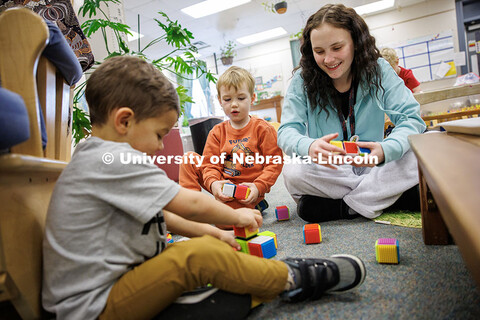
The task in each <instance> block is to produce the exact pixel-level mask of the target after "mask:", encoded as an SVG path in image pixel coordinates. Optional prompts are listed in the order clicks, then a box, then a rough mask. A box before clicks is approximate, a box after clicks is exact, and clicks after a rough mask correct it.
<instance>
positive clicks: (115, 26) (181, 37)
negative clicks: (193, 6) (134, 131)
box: [72, 0, 216, 144]
mask: <svg viewBox="0 0 480 320" xmlns="http://www.w3.org/2000/svg"><path fill="white" fill-rule="evenodd" d="M108 2H113V3H120V0H84V2H83V5H82V6H81V7H80V9H79V15H81V16H83V17H86V16H88V17H89V18H90V19H89V20H87V21H85V22H84V23H83V24H82V26H81V27H82V30H83V32H84V34H85V36H86V37H88V38H90V37H91V35H92V34H94V33H95V32H97V31H101V33H102V36H103V39H104V43H105V49H106V51H107V53H108V56H107V57H106V58H105V60H106V59H109V58H111V57H114V56H119V55H135V56H138V57H140V58H142V59H145V60H147V61H149V62H151V63H152V64H153V65H154V66H155V67H157V68H158V69H159V70H162V71H163V70H167V71H170V72H173V73H174V74H176V75H177V76H179V77H182V78H185V77H186V76H187V77H189V78H190V77H191V78H194V79H196V78H199V77H200V76H202V75H205V77H206V79H207V80H208V81H210V82H215V81H216V78H215V77H214V76H213V75H212V74H211V73H210V72H209V71H208V70H207V65H206V63H205V61H202V60H197V59H196V58H195V57H194V55H193V53H195V52H197V48H196V47H195V46H194V45H192V43H191V40H192V39H194V37H193V34H192V33H191V32H190V31H188V30H187V29H185V28H182V26H181V25H180V24H179V23H178V21H172V20H170V18H169V17H168V16H167V15H166V14H165V13H163V12H158V14H159V15H160V17H159V19H154V20H155V21H156V22H157V25H158V26H159V28H160V29H161V32H159V34H160V35H159V36H158V37H157V38H155V39H153V40H152V41H150V42H149V43H148V44H147V45H145V46H144V47H143V48H142V49H139V51H134V50H132V49H130V48H129V46H128V42H127V41H125V40H124V39H125V38H126V35H127V34H131V33H130V31H129V30H130V29H131V28H130V27H129V26H128V25H125V24H121V23H118V22H114V21H112V20H111V19H110V18H109V16H108V15H107V14H105V12H104V11H103V10H102V9H101V7H100V6H101V5H102V4H103V5H106V6H108ZM97 11H98V12H99V13H100V15H101V16H102V18H94V19H91V18H92V16H96V15H97ZM107 29H110V30H113V34H114V38H115V41H116V42H117V44H118V48H119V49H118V51H115V50H111V48H109V46H108V41H107V33H106V30H107ZM159 42H166V43H167V44H169V45H170V47H171V50H170V52H168V53H167V54H165V55H164V56H162V57H159V58H150V57H147V56H146V55H145V50H146V49H147V48H149V47H151V46H154V45H155V44H157V43H159ZM100 64H101V62H99V61H96V62H95V64H94V66H93V67H92V69H93V70H94V69H95V68H96V67H98V65H100ZM90 72H92V71H90ZM87 81H88V80H87ZM87 81H85V82H84V83H82V84H80V85H79V86H77V87H76V89H75V95H74V98H73V103H74V105H73V129H72V134H73V139H74V143H75V144H77V143H78V142H79V141H80V140H81V139H83V138H86V137H88V136H89V134H90V130H91V126H90V120H89V118H88V115H87V114H86V113H85V112H84V111H83V109H82V108H81V107H79V104H80V102H81V101H80V100H81V98H82V96H83V95H84V92H85V86H86V82H87ZM176 89H177V93H178V95H179V98H180V105H181V108H182V111H181V112H182V113H183V107H184V105H185V103H186V102H193V101H192V98H191V97H190V96H188V95H187V89H186V88H185V87H184V86H182V85H178V84H177V88H176Z"/></svg>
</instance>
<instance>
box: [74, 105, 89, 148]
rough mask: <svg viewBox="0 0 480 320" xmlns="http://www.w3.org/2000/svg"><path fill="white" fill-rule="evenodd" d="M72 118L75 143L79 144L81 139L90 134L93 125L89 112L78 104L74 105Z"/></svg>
mask: <svg viewBox="0 0 480 320" xmlns="http://www.w3.org/2000/svg"><path fill="white" fill-rule="evenodd" d="M72 120H73V121H72V136H73V140H74V145H77V144H78V143H79V142H80V140H82V139H83V138H87V137H89V136H90V134H91V133H92V125H91V123H90V117H89V116H88V114H87V113H86V112H85V111H83V109H81V108H79V107H78V106H77V105H76V104H74V106H73V113H72Z"/></svg>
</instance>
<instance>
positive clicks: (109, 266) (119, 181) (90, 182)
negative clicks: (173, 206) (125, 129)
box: [42, 137, 180, 319]
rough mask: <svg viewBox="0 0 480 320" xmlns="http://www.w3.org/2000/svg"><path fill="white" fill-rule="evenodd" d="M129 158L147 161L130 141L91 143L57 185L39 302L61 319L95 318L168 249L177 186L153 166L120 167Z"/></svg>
mask: <svg viewBox="0 0 480 320" xmlns="http://www.w3.org/2000/svg"><path fill="white" fill-rule="evenodd" d="M106 153H110V154H111V155H112V156H113V162H112V163H111V164H106V163H104V161H103V160H105V159H106V160H111V159H112V158H111V157H108V156H104V155H105V154H106ZM127 154H128V155H130V156H143V154H142V153H141V152H139V151H137V150H135V149H133V148H132V147H130V145H129V144H127V143H117V142H112V141H104V140H102V139H100V138H97V137H92V138H89V139H88V140H87V141H85V142H83V143H81V144H79V145H78V146H77V148H76V150H75V152H74V154H73V156H72V160H71V161H70V163H69V164H68V165H67V167H66V168H65V170H64V171H63V172H62V174H61V175H60V178H59V179H58V181H57V183H56V185H55V189H54V191H53V195H52V198H51V201H50V206H49V209H48V215H47V222H46V227H45V238H44V242H43V254H44V277H43V292H42V301H43V305H44V307H45V309H46V310H48V311H50V312H53V313H56V316H57V319H95V318H97V317H98V316H99V314H100V313H101V312H102V310H103V308H104V307H105V304H106V300H107V297H108V294H109V292H110V289H111V288H112V286H113V284H114V283H115V282H116V281H117V280H118V279H119V278H120V277H121V276H122V275H123V274H124V273H126V272H127V271H129V270H131V269H132V268H133V267H134V266H136V265H138V264H141V263H142V262H144V261H145V260H147V259H149V258H151V257H153V256H155V255H157V254H158V253H159V252H161V250H162V249H163V248H164V247H165V244H166V227H165V223H164V219H163V213H162V208H163V207H164V206H165V205H166V204H168V203H169V202H170V201H171V200H172V199H173V198H174V197H175V195H176V194H177V193H178V191H179V189H180V186H179V185H178V184H176V183H175V182H173V181H172V180H170V179H169V178H168V177H167V175H166V174H165V172H164V171H163V170H161V169H159V168H157V167H156V166H155V165H153V164H132V163H130V164H125V163H122V161H120V159H121V158H122V157H123V159H127V158H128V157H127V156H126V155H127ZM102 157H103V158H102ZM123 162H125V161H123Z"/></svg>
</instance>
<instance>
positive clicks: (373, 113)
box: [278, 58, 425, 163]
mask: <svg viewBox="0 0 480 320" xmlns="http://www.w3.org/2000/svg"><path fill="white" fill-rule="evenodd" d="M378 64H379V66H380V70H381V74H382V86H383V88H384V90H385V93H384V94H383V91H382V90H379V92H378V93H376V94H375V93H374V92H375V87H374V86H373V85H372V84H368V83H366V82H365V81H361V82H360V84H359V86H358V89H357V98H356V103H355V106H354V111H355V134H357V135H358V136H359V137H360V140H361V141H379V142H380V144H381V145H382V148H383V152H384V153H385V162H384V163H387V162H390V161H394V160H397V159H400V158H401V157H402V156H403V155H404V154H405V152H407V151H408V149H409V148H410V145H409V144H408V140H407V137H408V136H409V135H411V134H417V133H422V132H423V131H425V122H424V121H423V120H422V118H421V117H420V105H419V104H418V102H417V101H416V100H415V98H414V97H413V95H412V93H411V91H410V90H409V89H408V88H407V87H406V86H405V84H404V82H403V80H402V79H400V77H398V76H397V74H396V73H395V71H394V70H393V68H392V67H391V66H390V64H389V63H388V62H387V61H386V60H385V59H383V58H379V59H378ZM327 108H328V110H329V116H328V118H327V114H326V112H322V111H320V108H316V109H315V111H312V109H311V108H310V102H309V101H308V98H307V93H306V91H305V88H304V86H303V79H302V77H301V75H300V72H299V71H297V72H296V73H295V74H294V76H293V79H292V82H291V83H290V86H289V88H288V90H287V93H286V95H285V99H284V102H283V110H282V124H281V126H280V128H279V130H278V145H279V146H280V148H282V150H283V151H284V152H285V153H286V154H287V155H290V156H291V155H292V154H293V153H295V154H297V155H299V156H307V155H308V149H309V147H310V145H311V144H312V143H313V142H314V141H315V140H316V139H318V138H321V137H323V136H325V135H327V134H330V133H337V132H338V133H339V136H338V138H337V139H336V140H342V138H343V133H342V132H343V130H342V125H341V124H340V120H339V118H338V115H337V112H336V110H335V108H333V107H332V106H331V105H329V106H328V107H327ZM385 113H386V114H387V115H388V116H389V117H390V119H391V120H392V122H393V123H394V124H395V128H394V129H393V131H392V133H391V134H390V135H389V136H388V137H387V138H386V139H383V136H384V123H385ZM347 130H348V135H349V137H350V135H351V133H350V121H349V120H348V122H347Z"/></svg>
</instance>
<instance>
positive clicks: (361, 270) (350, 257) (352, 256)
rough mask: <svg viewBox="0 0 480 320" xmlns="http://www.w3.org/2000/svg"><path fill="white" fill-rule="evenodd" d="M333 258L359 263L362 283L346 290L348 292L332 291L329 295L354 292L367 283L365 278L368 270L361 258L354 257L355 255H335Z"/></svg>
mask: <svg viewBox="0 0 480 320" xmlns="http://www.w3.org/2000/svg"><path fill="white" fill-rule="evenodd" d="M331 257H332V258H347V259H351V260H353V261H355V262H356V263H357V266H358V267H359V269H360V281H359V282H358V283H357V284H356V285H354V286H353V287H351V288H349V289H346V290H341V291H330V292H328V293H344V292H349V291H352V290H354V289H356V288H358V287H359V286H361V285H362V283H363V282H364V281H365V277H366V275H367V270H366V269H365V264H364V263H363V261H362V260H360V258H359V257H357V256H354V255H351V254H336V255H333V256H331Z"/></svg>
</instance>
